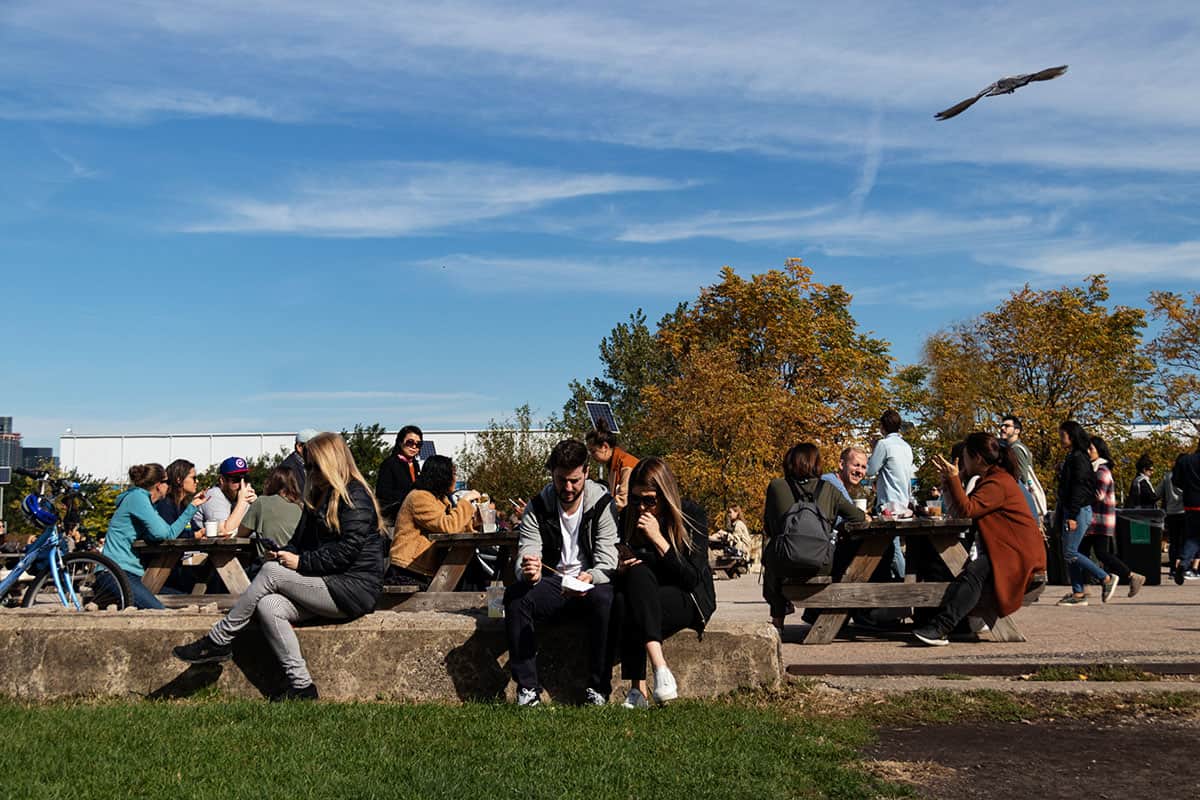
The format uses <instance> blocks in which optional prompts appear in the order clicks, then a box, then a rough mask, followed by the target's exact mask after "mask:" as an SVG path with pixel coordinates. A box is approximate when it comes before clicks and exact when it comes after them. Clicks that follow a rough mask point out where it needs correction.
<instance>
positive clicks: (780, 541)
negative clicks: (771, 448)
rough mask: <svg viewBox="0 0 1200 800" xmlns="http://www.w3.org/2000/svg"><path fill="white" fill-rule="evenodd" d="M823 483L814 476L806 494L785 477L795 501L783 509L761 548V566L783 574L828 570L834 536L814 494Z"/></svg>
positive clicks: (793, 575) (823, 572)
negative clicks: (777, 526)
mask: <svg viewBox="0 0 1200 800" xmlns="http://www.w3.org/2000/svg"><path fill="white" fill-rule="evenodd" d="M825 485H826V484H825V482H824V481H821V480H818V481H817V487H816V490H815V491H814V492H812V493H811V494H810V493H808V492H806V491H804V490H803V489H801V488H800V487H799V486H797V485H796V484H795V483H793V482H792V481H791V480H789V481H788V486H790V487H791V489H792V497H793V498H794V499H795V501H796V502H794V503H793V504H792V506H791V507H790V508H788V510H787V511H785V512H784V513H783V520H782V524H781V525H780V530H779V533H778V534H777V535H776V536H774V537H773V538H772V539H771V541H769V542H767V546H766V547H764V548H763V559H762V560H763V566H765V567H769V568H770V569H771V570H772V571H774V572H776V573H778V574H779V575H781V576H784V577H797V578H798V577H810V576H813V575H828V574H829V572H830V571H831V569H832V567H833V551H834V546H835V545H836V544H837V536H836V534H835V533H834V531H833V520H830V519H826V518H825V515H824V514H822V513H821V509H820V508H818V507H817V495H819V494H820V493H821V489H822V487H824V486H825Z"/></svg>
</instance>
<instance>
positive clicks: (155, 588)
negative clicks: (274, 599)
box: [133, 536, 258, 596]
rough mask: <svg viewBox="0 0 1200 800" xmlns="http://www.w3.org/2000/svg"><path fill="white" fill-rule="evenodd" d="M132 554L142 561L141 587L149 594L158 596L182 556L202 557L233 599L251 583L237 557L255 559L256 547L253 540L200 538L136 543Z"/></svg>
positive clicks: (220, 537)
mask: <svg viewBox="0 0 1200 800" xmlns="http://www.w3.org/2000/svg"><path fill="white" fill-rule="evenodd" d="M133 552H134V553H135V554H137V556H138V558H140V559H141V560H142V564H143V565H144V566H145V567H146V574H145V575H143V576H142V584H143V585H144V586H145V587H146V588H147V589H149V590H150V592H151V593H152V594H158V593H159V591H161V590H162V587H163V584H165V583H166V582H167V578H168V577H169V576H170V575H171V570H173V569H175V567H176V565H177V564H179V562H180V559H182V558H183V554H184V553H188V552H196V553H203V554H204V555H205V556H206V560H207V562H208V563H209V564H211V565H212V567H213V569H215V570H216V571H217V574H218V575H220V576H221V580H222V581H224V582H225V588H227V589H228V590H229V592H230V593H231V594H233V595H234V596H237V595H240V594H241V593H242V592H244V591H246V589H248V588H250V579H249V578H248V577H247V576H246V570H245V569H243V568H242V562H241V561H240V560H239V559H238V557H239V556H246V557H248V558H251V559H253V558H256V557H257V556H258V551H257V546H256V545H255V543H254V540H253V539H248V538H243V537H232V538H226V537H223V536H217V537H207V536H201V537H198V538H195V539H165V540H163V541H161V542H147V541H141V540H139V541H136V542H134V543H133Z"/></svg>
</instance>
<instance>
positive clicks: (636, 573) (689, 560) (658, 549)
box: [614, 458, 717, 708]
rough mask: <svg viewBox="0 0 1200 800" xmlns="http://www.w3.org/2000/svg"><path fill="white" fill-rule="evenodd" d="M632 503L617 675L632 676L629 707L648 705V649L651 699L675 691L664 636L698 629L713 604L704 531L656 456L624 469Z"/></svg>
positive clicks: (620, 571) (620, 563) (623, 551)
mask: <svg viewBox="0 0 1200 800" xmlns="http://www.w3.org/2000/svg"><path fill="white" fill-rule="evenodd" d="M628 496H629V503H628V505H627V506H626V508H625V511H624V513H623V521H622V526H621V529H622V534H621V541H620V543H619V544H618V545H617V551H618V552H617V559H618V560H617V579H616V587H617V598H618V599H617V600H616V601H614V602H616V603H619V604H620V608H621V611H620V620H621V623H620V628H621V677H622V678H623V679H624V680H627V681H629V682H630V687H629V693H628V694H627V695H626V697H625V704H624V705H625V707H626V708H645V707H646V706H648V705H649V702H648V701H647V700H646V656H647V655H648V656H649V657H650V663H651V664H652V665H653V666H654V699H655V701H656V702H659V703H665V702H667V701H668V700H674V699H675V698H676V697H678V696H679V689H678V686H677V684H676V682H675V676H674V674H672V672H671V668H670V667H669V666H668V665H667V660H666V658H665V657H664V656H663V648H662V643H663V640H664V639H666V638H667V637H669V636H670V635H671V634H673V633H676V632H677V631H680V630H683V629H684V628H692V629H694V630H696V631H698V632H703V630H704V626H705V625H706V624H708V620H709V618H710V617H712V615H713V612H714V611H716V608H717V595H716V591H715V590H714V589H713V576H712V570H711V569H710V568H709V566H708V531H707V530H705V529H704V528H702V527H700V526H698V525H695V524H693V522H692V520H691V518H689V515H687V514H685V513H684V510H683V506H684V503H683V501H682V500H681V499H680V496H679V484H678V483H677V482H676V481H675V476H674V475H673V474H672V473H671V469H670V468H669V467H668V466H667V465H666V462H664V461H663V460H662V459H660V458H647V459H643V460H642V461H639V462H638V464H637V466H635V467H634V468H633V471H632V472H631V473H630V476H629V495H628Z"/></svg>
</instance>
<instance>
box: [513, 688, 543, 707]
mask: <svg viewBox="0 0 1200 800" xmlns="http://www.w3.org/2000/svg"><path fill="white" fill-rule="evenodd" d="M541 704H542V696H541V692H539V691H538V690H537V689H524V688H522V689H518V690H517V705H518V706H521V707H522V708H533V707H534V706H540V705H541Z"/></svg>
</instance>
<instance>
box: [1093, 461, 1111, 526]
mask: <svg viewBox="0 0 1200 800" xmlns="http://www.w3.org/2000/svg"><path fill="white" fill-rule="evenodd" d="M1088 535H1089V536H1116V535H1117V493H1116V490H1115V489H1114V488H1113V477H1112V471H1111V470H1110V469H1109V468H1108V464H1101V465H1100V466H1098V467H1096V499H1095V500H1093V501H1092V526H1091V527H1090V528H1088Z"/></svg>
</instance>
